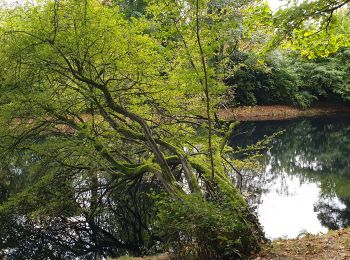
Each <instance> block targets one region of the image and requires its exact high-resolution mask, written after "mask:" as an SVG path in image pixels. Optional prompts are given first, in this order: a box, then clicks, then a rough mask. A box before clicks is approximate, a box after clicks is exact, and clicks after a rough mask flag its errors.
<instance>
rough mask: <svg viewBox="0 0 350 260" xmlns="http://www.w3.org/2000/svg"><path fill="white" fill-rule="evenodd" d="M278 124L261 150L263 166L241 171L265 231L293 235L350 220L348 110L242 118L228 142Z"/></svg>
mask: <svg viewBox="0 0 350 260" xmlns="http://www.w3.org/2000/svg"><path fill="white" fill-rule="evenodd" d="M282 130H284V132H282V133H281V134H279V135H277V136H276V137H274V138H273V140H272V143H271V148H270V149H266V150H264V151H263V152H262V153H263V158H262V168H261V169H260V170H257V171H255V172H254V174H252V172H251V171H243V174H244V175H245V178H244V187H245V189H247V190H249V191H251V192H256V194H257V195H256V196H255V198H254V199H253V200H252V203H253V204H256V205H257V212H258V214H259V217H260V221H261V223H262V225H263V227H264V229H265V232H266V235H267V236H268V237H269V238H272V239H274V238H278V237H289V238H293V237H297V236H298V235H299V234H302V233H305V232H307V233H319V232H326V231H327V230H328V229H338V228H342V227H346V226H349V225H350V116H339V117H326V118H311V119H298V120H285V121H260V122H243V123H241V124H240V125H239V127H238V128H237V129H236V135H235V136H233V137H232V139H231V145H232V146H233V147H234V146H237V145H238V146H240V147H245V146H246V145H250V144H254V143H255V142H257V141H258V140H261V139H263V138H264V136H265V135H267V136H269V135H271V134H273V133H274V132H276V131H282ZM249 176H250V177H249Z"/></svg>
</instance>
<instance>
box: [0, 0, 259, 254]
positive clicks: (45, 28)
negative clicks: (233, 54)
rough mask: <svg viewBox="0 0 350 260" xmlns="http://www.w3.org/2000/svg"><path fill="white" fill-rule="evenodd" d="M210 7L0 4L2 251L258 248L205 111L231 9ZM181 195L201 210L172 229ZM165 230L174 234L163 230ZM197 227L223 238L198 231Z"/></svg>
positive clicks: (220, 138)
mask: <svg viewBox="0 0 350 260" xmlns="http://www.w3.org/2000/svg"><path fill="white" fill-rule="evenodd" d="M214 3H215V4H216V3H217V2H216V1H213V2H208V3H206V2H204V1H195V2H192V1H188V2H184V3H180V2H177V1H170V2H169V3H166V2H164V3H163V2H162V3H157V4H156V5H154V4H153V5H150V7H149V12H150V13H149V14H150V15H151V16H152V19H148V20H147V19H145V17H140V18H138V19H129V20H126V19H125V18H124V14H121V13H120V12H119V8H118V7H117V6H115V7H113V6H105V5H102V4H101V3H99V2H98V1H93V0H91V1H47V2H39V3H36V4H35V5H31V4H26V5H24V6H21V7H18V8H14V9H11V10H6V11H5V12H4V15H3V16H2V18H1V21H0V24H1V29H0V31H1V45H2V49H1V52H0V68H1V71H2V77H1V82H0V85H1V100H0V104H1V116H0V121H1V130H0V131H1V137H2V140H3V143H2V145H1V155H2V157H1V159H2V161H3V162H4V163H5V164H4V165H7V166H8V167H7V168H6V169H5V171H4V173H3V174H2V176H3V178H2V180H4V182H2V185H3V186H5V187H6V192H5V193H4V194H3V196H2V197H1V199H2V201H1V204H0V221H1V223H2V224H3V225H2V228H1V230H0V232H1V233H2V234H4V237H5V239H4V240H3V241H2V242H1V248H2V249H3V250H5V251H3V252H5V254H6V252H7V253H8V254H12V255H15V256H17V257H18V256H23V255H26V254H27V256H28V257H29V258H30V257H36V258H38V257H44V256H46V257H47V255H45V254H51V255H49V257H56V258H57V257H58V258H59V257H62V250H64V251H65V252H66V254H65V255H64V257H68V256H71V255H85V254H87V253H98V254H107V255H111V256H117V255H121V254H124V253H126V252H129V253H131V254H142V253H149V252H151V251H152V250H159V248H157V247H156V245H157V242H159V241H161V242H162V243H163V245H164V248H163V249H166V245H167V244H166V243H165V242H166V241H167V239H170V238H171V239H173V240H172V242H173V243H175V244H176V245H178V246H179V247H178V250H179V251H181V250H184V251H186V248H188V244H187V243H191V244H192V243H194V241H195V242H196V243H197V245H198V249H197V250H196V251H195V252H194V253H193V252H191V254H192V253H193V254H194V255H197V256H198V254H199V252H201V250H202V252H204V251H203V250H205V252H208V254H209V255H213V256H215V257H219V258H221V257H229V256H243V255H246V254H249V252H251V251H252V250H254V249H255V248H256V247H257V246H258V242H259V240H260V238H261V237H262V235H261V233H260V231H259V230H260V229H259V227H258V225H257V221H256V219H255V218H253V217H252V215H251V213H250V210H249V207H248V205H247V203H246V202H245V200H244V199H243V198H242V196H241V195H240V194H239V192H238V190H237V189H236V188H235V187H234V186H233V185H232V182H231V179H230V176H229V174H228V173H232V171H233V170H232V168H230V167H232V166H233V165H232V162H230V158H229V156H228V155H227V153H228V152H229V151H230V148H229V147H227V146H226V142H227V135H224V133H223V131H222V129H219V128H218V127H219V126H220V124H217V128H214V124H213V122H212V119H211V118H212V114H213V108H214V106H215V99H214V98H212V97H215V95H217V94H219V93H220V92H221V90H222V87H223V84H222V82H221V80H220V79H221V77H220V68H223V65H224V63H223V61H224V58H220V59H218V56H219V55H218V53H217V51H221V53H223V54H225V53H226V51H227V46H226V45H224V44H223V42H224V41H227V39H228V38H230V35H229V34H227V35H225V32H227V28H228V27H229V26H231V25H232V23H234V22H235V20H232V19H231V18H232V15H236V16H237V14H236V12H237V10H238V9H237V8H239V5H238V4H237V6H236V7H235V8H231V7H230V6H229V5H225V6H223V7H222V6H221V5H218V6H216V5H214ZM179 4H181V6H178V5H179ZM223 14H225V15H223ZM206 18H208V19H209V20H208V21H206V22H205V23H204V21H205V19H206ZM193 28H194V29H193ZM213 31H214V32H216V33H212V32H213ZM222 36H223V37H222ZM212 64H216V65H215V66H214V65H212ZM219 65H221V66H219ZM233 169H234V168H233ZM18 176H19V177H18ZM17 179H22V180H25V181H23V182H22V183H20V184H19V185H18V184H17V183H15V181H16V180H17ZM13 187H14V188H13ZM43 201H45V203H44V204H43V203H42V202H43ZM164 201H165V203H163V202H164ZM189 203H190V204H191V203H192V204H191V205H193V207H194V209H195V208H199V209H203V211H204V213H205V214H208V216H207V218H197V216H199V215H198V214H203V212H202V211H198V212H197V211H196V210H193V211H192V214H191V216H192V217H191V218H190V219H186V221H187V222H188V221H189V222H188V223H191V225H190V227H188V226H187V227H188V228H190V229H186V228H187V227H186V226H181V225H179V226H175V225H176V223H178V221H180V220H181V219H182V218H181V217H182V216H183V215H184V214H186V211H185V210H183V209H186V207H185V206H184V205H189ZM181 206H184V208H181ZM179 207H180V208H179ZM162 212H163V213H164V212H178V213H179V219H176V220H175V222H174V219H172V218H169V215H164V214H163V213H162ZM219 213H222V215H220V214H219ZM19 220H23V222H21V221H19ZM203 221H204V222H205V224H206V225H202V224H203V223H202V222H203ZM221 222H223V223H228V224H227V225H224V226H223V225H222V224H221ZM11 223H16V225H14V226H13V225H11ZM160 224H162V225H163V226H162V225H160ZM167 224H168V225H169V227H172V228H173V229H172V232H173V233H169V232H165V233H164V232H162V229H163V228H164V225H167ZM207 225H209V226H211V227H212V228H213V230H215V229H217V230H219V228H220V230H222V232H223V234H225V235H224V236H223V235H222V234H220V233H215V232H214V233H212V234H211V236H210V239H209V240H208V239H207V236H205V235H201V236H198V234H199V233H200V234H205V233H204V231H205V227H206V226H207ZM58 230H60V231H62V232H63V233H59V232H58ZM20 231H21V232H20ZM8 232H10V233H11V234H12V238H13V237H15V238H18V237H22V238H26V237H34V241H36V242H37V243H39V244H40V246H39V245H37V246H32V247H30V245H29V246H28V242H26V240H22V239H20V240H19V241H18V242H17V243H16V241H14V240H13V239H12V238H11V236H6V235H5V234H6V233H8ZM181 234H186V235H185V236H182V235H181ZM176 239H177V240H176ZM28 241H32V240H28ZM29 243H30V242H29ZM42 245H45V246H44V247H43V246H42ZM181 245H182V247H181ZM171 246H172V247H173V248H175V247H176V246H174V245H171ZM28 248H33V252H30V254H29V252H26V250H28ZM41 248H42V250H41ZM7 249H11V250H7ZM54 249H55V250H54ZM50 250H51V251H50Z"/></svg>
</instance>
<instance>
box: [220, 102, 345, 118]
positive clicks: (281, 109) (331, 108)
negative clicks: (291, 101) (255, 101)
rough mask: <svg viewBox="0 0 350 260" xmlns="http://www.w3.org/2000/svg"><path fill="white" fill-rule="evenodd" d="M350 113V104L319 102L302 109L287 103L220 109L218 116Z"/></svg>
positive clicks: (303, 115) (249, 116) (264, 116)
mask: <svg viewBox="0 0 350 260" xmlns="http://www.w3.org/2000/svg"><path fill="white" fill-rule="evenodd" d="M344 113H346V114H350V106H345V105H338V104H319V105H316V106H314V107H311V108H307V109H301V108H295V107H291V106H285V105H273V106H245V107H237V108H227V109H220V110H219V112H218V116H219V118H220V119H222V120H227V121H230V120H234V119H236V120H239V121H261V120H284V119H290V118H297V117H312V116H323V115H333V114H344Z"/></svg>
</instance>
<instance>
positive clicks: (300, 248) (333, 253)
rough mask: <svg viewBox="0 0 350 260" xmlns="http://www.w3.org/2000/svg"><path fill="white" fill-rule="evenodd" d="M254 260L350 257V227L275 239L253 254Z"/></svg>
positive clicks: (342, 258)
mask: <svg viewBox="0 0 350 260" xmlns="http://www.w3.org/2000/svg"><path fill="white" fill-rule="evenodd" d="M251 259H254V260H270V259H276V260H282V259H283V260H345V259H350V228H347V229H342V230H338V231H330V232H328V233H327V234H324V235H305V236H302V237H300V238H297V239H288V240H283V239H281V240H275V241H273V242H272V244H271V245H267V246H266V247H265V248H263V250H262V251H261V252H260V253H259V254H257V255H255V256H253V257H252V258H251Z"/></svg>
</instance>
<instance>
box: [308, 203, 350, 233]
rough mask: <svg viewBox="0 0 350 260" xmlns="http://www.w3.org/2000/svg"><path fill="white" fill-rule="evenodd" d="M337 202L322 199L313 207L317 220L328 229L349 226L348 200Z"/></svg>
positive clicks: (349, 211)
mask: <svg viewBox="0 0 350 260" xmlns="http://www.w3.org/2000/svg"><path fill="white" fill-rule="evenodd" d="M339 200H340V202H341V203H342V205H340V204H339V202H337V201H335V200H333V199H329V198H324V197H322V198H321V199H320V201H319V202H318V203H317V204H316V205H315V211H316V212H318V215H317V217H318V219H319V220H320V221H321V224H322V225H324V226H326V227H327V228H329V229H333V230H335V229H339V228H344V227H348V226H350V198H349V197H348V198H339Z"/></svg>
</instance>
